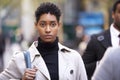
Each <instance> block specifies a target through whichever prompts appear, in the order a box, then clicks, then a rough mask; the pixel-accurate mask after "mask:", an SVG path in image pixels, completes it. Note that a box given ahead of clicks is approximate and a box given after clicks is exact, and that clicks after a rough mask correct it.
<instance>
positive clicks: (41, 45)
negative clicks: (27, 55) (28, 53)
mask: <svg viewBox="0 0 120 80" xmlns="http://www.w3.org/2000/svg"><path fill="white" fill-rule="evenodd" d="M37 49H38V51H39V52H48V51H56V50H57V51H58V49H59V48H58V37H56V40H55V41H54V42H53V43H45V42H43V41H42V40H41V39H40V37H39V38H38V46H37Z"/></svg>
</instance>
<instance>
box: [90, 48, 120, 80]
mask: <svg viewBox="0 0 120 80" xmlns="http://www.w3.org/2000/svg"><path fill="white" fill-rule="evenodd" d="M119 62H120V46H119V47H117V48H114V47H110V48H108V49H107V50H106V52H105V55H104V57H103V59H102V60H101V61H100V64H99V66H98V67H97V68H96V70H95V73H94V75H93V78H92V80H120V64H119Z"/></svg>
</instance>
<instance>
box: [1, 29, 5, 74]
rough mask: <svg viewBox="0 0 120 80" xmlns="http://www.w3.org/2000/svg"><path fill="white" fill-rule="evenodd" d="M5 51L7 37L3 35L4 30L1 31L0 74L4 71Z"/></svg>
mask: <svg viewBox="0 0 120 80" xmlns="http://www.w3.org/2000/svg"><path fill="white" fill-rule="evenodd" d="M4 51H5V37H4V36H3V34H2V30H1V29H0V72H2V71H3V68H4V63H3V62H4V61H3V53H4Z"/></svg>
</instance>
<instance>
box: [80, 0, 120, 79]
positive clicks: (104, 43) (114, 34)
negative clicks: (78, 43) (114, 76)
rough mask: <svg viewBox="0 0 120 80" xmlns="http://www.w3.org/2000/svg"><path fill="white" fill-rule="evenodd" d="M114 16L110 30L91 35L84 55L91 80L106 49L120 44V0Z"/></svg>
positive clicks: (113, 11) (116, 4) (114, 7)
mask: <svg viewBox="0 0 120 80" xmlns="http://www.w3.org/2000/svg"><path fill="white" fill-rule="evenodd" d="M112 18H113V20H114V21H113V23H112V24H111V26H110V28H109V29H108V30H106V31H103V32H101V33H99V34H95V35H92V36H91V39H90V41H89V43H88V45H87V48H86V50H85V52H84V54H83V56H82V58H83V61H84V63H85V67H86V71H87V76H88V79H89V80H91V77H92V75H93V73H94V71H95V68H96V67H97V65H98V64H99V62H100V60H101V59H102V57H103V56H104V52H105V51H106V49H107V48H108V47H110V46H113V47H116V46H119V37H118V36H119V34H120V1H117V2H115V4H114V5H113V10H112Z"/></svg>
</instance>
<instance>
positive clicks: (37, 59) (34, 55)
mask: <svg viewBox="0 0 120 80" xmlns="http://www.w3.org/2000/svg"><path fill="white" fill-rule="evenodd" d="M36 44H37V42H34V43H33V44H32V46H31V47H30V48H29V51H30V56H31V62H32V63H33V66H34V65H35V66H36V67H37V68H38V70H39V71H40V72H41V73H42V74H43V75H44V76H45V77H46V78H47V79H48V80H51V79H50V74H49V71H48V69H47V66H46V64H45V62H44V60H43V58H42V57H41V55H40V53H39V51H38V50H37V49H36V46H37V45H36ZM37 75H38V76H40V74H39V73H38V74H37Z"/></svg>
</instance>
